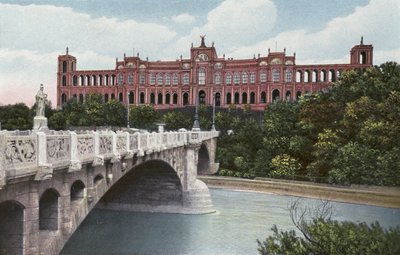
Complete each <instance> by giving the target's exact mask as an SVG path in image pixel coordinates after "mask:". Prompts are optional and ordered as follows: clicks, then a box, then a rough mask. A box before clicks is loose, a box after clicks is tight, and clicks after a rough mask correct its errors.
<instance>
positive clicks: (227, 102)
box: [226, 93, 232, 104]
mask: <svg viewBox="0 0 400 255" xmlns="http://www.w3.org/2000/svg"><path fill="white" fill-rule="evenodd" d="M231 103H232V95H231V93H226V104H231Z"/></svg>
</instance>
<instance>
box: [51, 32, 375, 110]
mask: <svg viewBox="0 0 400 255" xmlns="http://www.w3.org/2000/svg"><path fill="white" fill-rule="evenodd" d="M372 64H373V47H372V45H364V44H363V40H362V39H361V42H360V44H359V45H356V46H354V47H353V48H352V49H351V51H350V63H349V64H321V65H320V64H318V65H296V54H294V55H292V56H288V55H286V50H284V51H283V52H271V51H270V50H269V49H268V53H267V55H266V56H262V55H260V54H259V55H258V56H254V57H253V58H250V59H232V58H225V56H223V57H218V55H217V52H216V49H215V47H214V43H213V44H212V46H211V47H207V46H206V45H205V42H204V38H202V40H201V44H200V46H199V47H193V45H192V47H191V49H190V58H189V59H182V58H180V59H177V60H175V61H148V60H147V59H146V60H143V59H141V58H139V55H137V56H133V57H127V56H124V59H123V60H118V59H117V60H116V64H115V69H113V70H77V61H76V58H75V57H74V56H72V55H69V53H68V49H67V52H66V54H65V55H60V56H58V72H57V106H60V105H62V104H63V103H65V102H67V101H68V100H70V99H71V98H73V97H76V98H77V100H80V101H83V100H84V98H85V95H86V94H88V93H100V94H102V95H103V98H104V101H108V100H112V99H115V100H120V101H122V102H124V103H125V104H127V103H128V101H129V104H130V105H139V104H154V106H155V107H156V108H159V109H160V108H174V107H183V106H186V105H195V104H196V95H198V96H199V102H200V103H205V104H206V105H212V104H213V95H215V102H216V105H217V106H221V107H228V106H229V105H231V104H235V105H238V106H239V107H243V106H245V105H249V106H251V109H253V110H263V109H265V107H266V105H267V104H269V103H271V102H273V101H275V100H292V101H294V100H297V98H298V97H299V96H301V95H304V94H307V93H315V92H318V91H321V90H323V89H325V88H327V87H328V86H329V85H330V83H331V82H333V81H335V80H336V79H337V78H338V77H339V76H340V75H341V73H342V72H343V71H345V70H349V69H365V68H367V67H370V66H372Z"/></svg>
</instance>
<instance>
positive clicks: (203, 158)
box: [197, 143, 210, 175]
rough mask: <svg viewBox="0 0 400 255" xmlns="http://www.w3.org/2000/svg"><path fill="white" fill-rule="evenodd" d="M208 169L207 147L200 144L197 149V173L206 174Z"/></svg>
mask: <svg viewBox="0 0 400 255" xmlns="http://www.w3.org/2000/svg"><path fill="white" fill-rule="evenodd" d="M209 167H210V155H209V153H208V149H207V146H206V145H205V144H204V143H202V144H201V146H200V149H199V155H198V161H197V173H198V174H202V175H204V174H207V173H208V170H209Z"/></svg>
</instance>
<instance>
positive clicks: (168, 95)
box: [165, 93, 171, 104]
mask: <svg viewBox="0 0 400 255" xmlns="http://www.w3.org/2000/svg"><path fill="white" fill-rule="evenodd" d="M170 103H171V95H170V94H169V93H167V94H166V95H165V104H170Z"/></svg>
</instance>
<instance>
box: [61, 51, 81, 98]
mask: <svg viewBox="0 0 400 255" xmlns="http://www.w3.org/2000/svg"><path fill="white" fill-rule="evenodd" d="M74 71H76V58H75V57H74V56H72V55H69V53H68V47H67V49H66V52H65V55H59V56H58V67H57V95H58V96H57V105H58V106H61V104H62V103H65V102H64V101H66V98H65V100H63V99H62V98H60V96H59V95H61V93H60V89H61V87H67V86H71V85H74V86H77V85H78V79H77V77H76V76H74V79H73V77H72V72H74Z"/></svg>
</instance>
